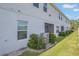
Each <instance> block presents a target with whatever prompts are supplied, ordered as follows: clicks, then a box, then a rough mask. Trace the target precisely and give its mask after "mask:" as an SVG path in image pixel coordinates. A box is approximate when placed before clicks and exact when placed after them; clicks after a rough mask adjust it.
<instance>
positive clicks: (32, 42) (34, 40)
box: [28, 34, 38, 49]
mask: <svg viewBox="0 0 79 59" xmlns="http://www.w3.org/2000/svg"><path fill="white" fill-rule="evenodd" d="M28 47H30V48H33V49H37V48H38V35H37V34H31V35H30V39H29V42H28Z"/></svg>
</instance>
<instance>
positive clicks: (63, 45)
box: [40, 32, 79, 56]
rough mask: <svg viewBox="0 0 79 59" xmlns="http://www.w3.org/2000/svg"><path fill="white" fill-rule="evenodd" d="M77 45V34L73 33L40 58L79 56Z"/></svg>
mask: <svg viewBox="0 0 79 59" xmlns="http://www.w3.org/2000/svg"><path fill="white" fill-rule="evenodd" d="M77 43H78V42H77V32H73V33H72V34H70V35H69V36H68V37H66V38H65V39H64V40H62V41H61V42H59V43H58V44H56V45H55V46H54V47H52V48H50V49H49V50H47V51H45V52H43V53H41V54H40V56H79V47H78V46H77Z"/></svg>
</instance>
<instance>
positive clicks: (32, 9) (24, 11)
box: [0, 3, 70, 55]
mask: <svg viewBox="0 0 79 59" xmlns="http://www.w3.org/2000/svg"><path fill="white" fill-rule="evenodd" d="M69 26H70V25H69V20H68V18H67V17H66V16H65V15H64V14H63V13H62V12H61V11H60V10H59V9H58V8H56V7H55V6H54V5H53V4H50V3H49V4H47V3H26V4H25V3H17V4H16V3H15V4H14V3H12V4H10V3H9V4H7V3H4V4H3V3H2V4H0V55H3V54H6V53H9V52H12V51H14V50H19V49H21V48H24V47H27V42H28V39H29V36H30V34H32V33H36V34H40V33H48V32H53V33H54V34H56V35H58V33H59V32H61V31H65V30H68V29H69Z"/></svg>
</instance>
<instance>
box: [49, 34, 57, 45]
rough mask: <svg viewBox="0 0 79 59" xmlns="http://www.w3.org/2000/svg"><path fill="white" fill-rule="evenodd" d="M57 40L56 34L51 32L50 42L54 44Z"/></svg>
mask: <svg viewBox="0 0 79 59" xmlns="http://www.w3.org/2000/svg"><path fill="white" fill-rule="evenodd" d="M55 41H56V36H55V35H54V34H53V33H49V43H51V44H53V43H55Z"/></svg>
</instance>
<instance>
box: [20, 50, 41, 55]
mask: <svg viewBox="0 0 79 59" xmlns="http://www.w3.org/2000/svg"><path fill="white" fill-rule="evenodd" d="M39 54H40V53H38V52H33V51H25V52H23V53H22V54H21V55H20V56H37V55H39Z"/></svg>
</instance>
